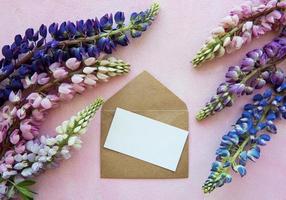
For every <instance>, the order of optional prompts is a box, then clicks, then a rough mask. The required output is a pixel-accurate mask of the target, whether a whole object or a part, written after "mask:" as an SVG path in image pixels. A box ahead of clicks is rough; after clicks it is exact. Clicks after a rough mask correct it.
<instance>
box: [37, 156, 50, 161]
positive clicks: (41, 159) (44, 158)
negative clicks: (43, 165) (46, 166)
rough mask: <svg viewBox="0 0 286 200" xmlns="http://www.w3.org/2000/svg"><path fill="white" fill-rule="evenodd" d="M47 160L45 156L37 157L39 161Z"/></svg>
mask: <svg viewBox="0 0 286 200" xmlns="http://www.w3.org/2000/svg"><path fill="white" fill-rule="evenodd" d="M47 160H48V159H47V156H40V157H39V159H38V161H39V162H47Z"/></svg>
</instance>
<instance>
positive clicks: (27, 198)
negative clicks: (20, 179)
mask: <svg viewBox="0 0 286 200" xmlns="http://www.w3.org/2000/svg"><path fill="white" fill-rule="evenodd" d="M15 187H16V189H17V191H18V192H19V193H20V195H21V197H22V198H23V199H24V200H33V199H34V198H33V196H34V194H36V193H35V192H33V191H31V190H30V189H29V188H27V187H25V186H19V185H15Z"/></svg>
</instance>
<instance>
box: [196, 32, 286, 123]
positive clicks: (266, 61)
mask: <svg viewBox="0 0 286 200" xmlns="http://www.w3.org/2000/svg"><path fill="white" fill-rule="evenodd" d="M285 58H286V35H285V30H283V31H282V32H281V34H280V36H279V37H278V38H276V39H274V40H273V41H272V42H270V43H268V44H267V45H265V46H264V47H263V48H261V49H255V50H253V51H250V52H248V53H247V54H246V56H245V58H244V59H243V60H242V61H241V64H240V65H237V66H231V67H230V68H229V69H228V72H227V73H226V75H225V77H226V82H224V83H222V84H220V85H219V87H218V88H217V92H216V95H214V96H213V97H212V98H211V100H210V101H209V102H208V103H207V104H206V106H205V107H204V108H202V109H201V110H200V111H199V113H198V114H197V119H198V120H203V119H205V118H207V117H208V116H210V115H213V114H215V113H216V112H219V111H221V110H223V109H224V108H225V107H230V106H232V104H233V102H234V100H235V98H236V97H240V96H242V95H250V94H252V93H253V91H254V90H255V89H260V88H262V87H263V86H264V85H265V84H266V83H270V84H272V85H274V86H275V85H277V84H281V82H283V80H284V73H283V71H282V70H281V69H277V67H276V65H277V64H278V63H280V62H282V61H283V60H284V59H285Z"/></svg>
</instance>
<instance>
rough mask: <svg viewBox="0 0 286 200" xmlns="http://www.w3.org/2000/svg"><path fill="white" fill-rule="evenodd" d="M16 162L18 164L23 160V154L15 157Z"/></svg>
mask: <svg viewBox="0 0 286 200" xmlns="http://www.w3.org/2000/svg"><path fill="white" fill-rule="evenodd" d="M14 160H15V161H16V162H21V161H22V160H23V158H22V155H21V154H17V155H15V156H14Z"/></svg>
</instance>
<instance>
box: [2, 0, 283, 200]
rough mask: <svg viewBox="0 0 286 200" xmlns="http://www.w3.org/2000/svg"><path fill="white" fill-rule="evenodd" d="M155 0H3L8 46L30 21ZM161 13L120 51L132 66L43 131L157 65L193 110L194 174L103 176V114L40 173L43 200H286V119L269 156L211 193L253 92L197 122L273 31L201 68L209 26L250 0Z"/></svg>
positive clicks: (178, 6)
mask: <svg viewBox="0 0 286 200" xmlns="http://www.w3.org/2000/svg"><path fill="white" fill-rule="evenodd" d="M151 2H152V0H144V1H134V0H124V1H123V0H109V1H107V0H101V1H100V0H57V1H52V0H50V1H48V0H41V1H36V0H34V1H33V0H25V1H16V0H1V3H0V13H1V17H2V18H1V20H0V27H1V30H0V45H1V46H2V45H4V44H10V43H11V42H12V40H13V37H14V35H15V34H18V33H23V32H24V31H25V29H26V28H28V27H34V28H37V27H39V26H40V25H41V23H44V24H50V23H52V22H54V21H55V22H61V21H63V20H78V19H87V18H92V17H94V16H102V15H103V14H105V12H115V11H117V10H121V11H125V12H126V14H127V15H128V14H129V13H130V12H132V11H140V10H142V9H146V8H148V7H149V5H150V4H151ZM158 2H160V4H161V13H160V15H159V17H158V18H157V20H156V22H155V23H154V24H153V26H152V28H151V29H150V30H149V31H148V32H146V33H145V34H144V35H143V37H141V38H139V39H136V40H132V41H131V44H130V46H129V47H127V48H119V50H118V51H117V52H115V53H114V56H116V57H118V58H121V59H123V60H125V61H128V62H129V63H130V64H131V65H132V71H131V73H130V74H129V75H127V76H125V77H120V78H116V80H112V81H110V82H109V83H106V84H102V85H100V86H98V87H97V88H95V89H93V90H90V91H88V92H86V93H85V94H84V95H82V96H80V97H77V98H76V99H74V100H73V101H72V102H68V103H65V104H63V105H62V106H61V107H60V108H59V109H57V110H53V111H51V113H50V115H49V117H48V118H47V121H46V123H45V124H44V126H43V128H42V130H43V132H44V133H52V132H53V130H54V128H55V127H56V126H57V125H58V124H59V123H60V122H61V121H63V120H65V119H67V118H68V117H69V116H70V115H72V114H74V113H76V112H77V111H79V110H80V109H82V108H83V107H84V106H86V105H87V104H89V103H90V102H92V101H93V100H94V99H95V98H96V97H97V96H103V97H104V98H106V99H108V98H109V97H110V96H112V95H113V94H114V93H116V92H117V91H118V90H119V89H120V88H122V87H123V86H124V85H125V84H126V83H128V82H129V81H130V80H131V79H132V78H134V77H135V76H137V75H138V74H139V73H140V72H142V71H143V70H147V71H149V72H150V73H151V74H153V75H154V76H155V77H157V78H158V79H159V80H160V81H161V82H162V83H163V84H165V85H166V86H167V87H168V88H170V89H171V90H172V91H173V92H174V93H175V94H176V95H178V96H179V97H180V98H181V99H183V100H184V101H185V102H186V103H187V105H188V108H189V111H190V133H191V143H190V163H189V169H190V177H189V179H184V180H104V179H100V178H99V171H100V168H99V135H100V125H99V122H100V115H99V114H98V115H97V117H96V119H95V120H93V121H92V123H91V126H90V129H89V131H88V133H87V134H86V135H85V136H84V137H83V141H84V145H83V148H82V149H81V150H80V151H76V152H74V154H73V157H72V158H71V159H70V160H68V161H64V162H63V163H62V164H61V167H60V168H58V169H55V170H50V171H47V172H46V173H45V174H44V175H41V176H40V177H38V178H37V181H38V184H37V186H36V187H35V188H34V189H35V191H37V192H38V193H39V195H37V197H36V199H40V200H45V199H46V200H48V199H49V200H50V199H54V200H75V199H83V200H143V199H144V200H145V199H146V200H165V199H166V200H178V199H180V200H187V199H188V200H190V199H191V200H202V199H207V200H221V199H222V200H224V199H231V200H239V199H244V200H252V199H260V200H269V199H273V200H283V199H284V200H285V199H286V180H285V171H284V170H285V168H286V145H285V144H286V134H285V131H284V132H283V129H284V130H285V129H286V124H284V125H283V124H282V123H280V124H279V129H280V134H278V135H276V136H274V137H273V140H272V141H271V142H270V143H269V145H267V146H266V147H265V148H263V150H262V158H261V159H260V160H259V161H257V163H255V164H249V165H248V175H247V176H246V177H244V178H243V179H241V178H240V177H238V176H237V175H234V180H233V182H232V183H231V184H229V185H225V187H224V188H223V189H217V190H216V191H215V192H213V193H212V194H210V195H204V194H203V193H202V191H201V186H202V184H203V182H204V180H205V178H206V177H207V176H208V174H209V169H210V165H211V163H212V161H213V160H214V158H215V156H214V152H215V150H216V148H217V146H218V144H219V141H220V137H221V135H223V134H224V133H225V132H226V131H228V130H229V129H230V126H231V125H232V124H233V123H234V122H235V120H236V119H237V118H238V117H239V116H240V113H241V108H242V105H243V104H244V103H245V102H246V100H248V99H250V97H245V98H244V99H240V100H238V101H237V104H236V105H235V106H233V108H232V109H227V110H225V111H224V112H222V113H219V114H218V115H216V116H215V117H212V118H210V119H208V120H206V121H204V122H200V123H199V122H196V120H195V119H194V117H195V113H196V112H197V111H198V110H199V108H200V107H202V106H203V104H204V103H205V102H206V101H207V100H208V99H209V97H210V95H213V94H214V92H215V89H216V87H217V86H218V84H219V83H220V82H221V81H223V80H224V73H225V71H226V69H227V66H229V65H232V64H238V63H239V60H240V59H241V57H242V55H243V54H244V53H245V52H247V51H248V50H250V49H252V48H254V47H259V46H261V45H262V44H264V43H266V42H267V40H269V39H270V38H272V37H273V35H271V34H270V35H268V36H266V37H264V38H262V39H259V40H256V41H255V42H253V43H252V44H251V45H248V46H247V47H245V48H243V49H242V50H241V51H239V52H236V53H235V54H233V55H231V56H225V57H224V58H222V59H218V60H215V61H213V62H211V63H208V64H205V65H204V67H203V68H201V69H199V70H194V69H193V68H192V66H191V64H190V60H191V58H192V57H193V56H194V54H195V52H196V51H197V50H198V49H199V48H200V47H201V45H202V43H203V42H204V40H205V39H206V38H207V37H208V36H209V32H210V31H211V29H212V28H213V27H215V25H216V24H218V22H219V20H220V19H221V18H222V17H223V16H225V15H226V14H227V12H228V11H229V10H230V9H231V8H232V7H233V6H234V5H235V4H239V3H241V2H242V0H232V1H230V0H216V1H212V0H199V1H196V0H184V1H183V0H177V1H174V0H164V1H163V0H161V1H158Z"/></svg>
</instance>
